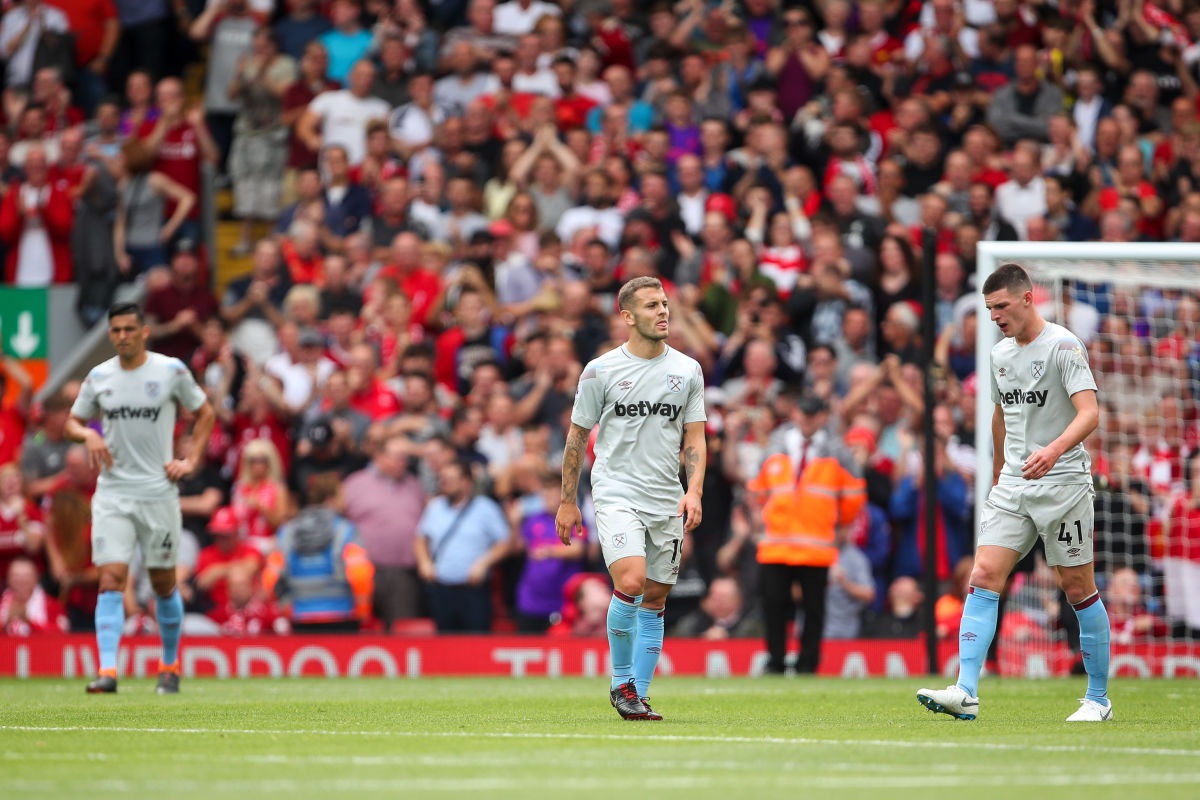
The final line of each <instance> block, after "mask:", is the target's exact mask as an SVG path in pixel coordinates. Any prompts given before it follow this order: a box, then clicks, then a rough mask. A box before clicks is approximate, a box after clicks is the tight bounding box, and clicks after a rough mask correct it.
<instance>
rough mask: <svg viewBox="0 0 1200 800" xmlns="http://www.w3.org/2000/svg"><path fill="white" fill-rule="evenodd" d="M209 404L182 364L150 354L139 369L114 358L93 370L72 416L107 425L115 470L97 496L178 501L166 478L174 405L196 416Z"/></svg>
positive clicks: (105, 477) (99, 483) (109, 471)
mask: <svg viewBox="0 0 1200 800" xmlns="http://www.w3.org/2000/svg"><path fill="white" fill-rule="evenodd" d="M204 401H205V396H204V392H203V390H201V389H200V387H199V386H197V385H196V380H195V378H193V377H192V373H190V372H189V371H188V368H187V367H185V366H184V365H183V362H182V361H180V360H179V359H177V358H169V357H168V356H164V355H162V354H161V353H147V354H146V361H145V363H143V364H142V365H141V366H140V367H138V368H137V369H131V370H126V369H122V368H121V363H120V361H119V360H118V359H117V358H115V357H114V358H110V359H109V360H108V361H105V362H104V363H103V364H97V365H96V366H95V367H93V368H92V371H91V372H89V373H88V376H87V378H86V379H84V381H83V387H82V388H81V389H80V390H79V397H78V398H76V400H75V405H73V406H72V407H71V414H72V416H75V417H78V418H80V419H83V420H90V419H93V418H95V417H100V419H101V423H102V425H103V435H104V441H105V443H106V444H107V445H108V450H109V452H110V453H111V454H112V458H113V465H112V468H111V469H109V468H105V469H103V470H102V471H101V472H100V478H99V480H98V481H97V482H96V491H97V492H99V493H101V494H108V495H111V496H118V497H136V498H145V499H156V498H164V497H172V496H175V495H177V494H178V490H177V489H176V487H175V484H173V483H171V481H170V480H169V479H168V478H167V473H166V465H167V462H169V461H170V460H171V459H172V458H173V449H174V442H175V404H176V403H177V402H178V403H179V404H180V405H182V406H183V407H184V408H187V409H188V410H189V411H195V410H197V409H199V408H200V406H202V405H204Z"/></svg>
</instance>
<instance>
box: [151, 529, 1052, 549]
mask: <svg viewBox="0 0 1200 800" xmlns="http://www.w3.org/2000/svg"><path fill="white" fill-rule="evenodd" d="M1060 538H1061V537H1060ZM159 547H161V548H162V549H163V550H166V551H167V552H168V553H169V552H171V534H170V533H167V534H166V535H165V536H163V540H162V544H160V545H159Z"/></svg>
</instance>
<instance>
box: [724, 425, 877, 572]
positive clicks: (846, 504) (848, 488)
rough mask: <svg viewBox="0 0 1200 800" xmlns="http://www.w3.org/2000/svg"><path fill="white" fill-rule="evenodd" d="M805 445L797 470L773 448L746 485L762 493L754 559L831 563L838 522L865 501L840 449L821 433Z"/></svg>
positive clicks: (850, 519) (850, 464) (846, 521)
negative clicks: (761, 531)
mask: <svg viewBox="0 0 1200 800" xmlns="http://www.w3.org/2000/svg"><path fill="white" fill-rule="evenodd" d="M806 445H807V447H808V448H809V452H808V453H807V454H806V458H805V461H804V464H803V469H801V464H798V463H796V462H795V461H794V460H793V457H792V456H791V455H789V454H788V453H786V452H784V453H775V454H773V455H771V456H768V457H767V459H766V461H764V462H763V465H762V468H761V469H760V470H759V472H758V475H757V476H756V477H754V478H753V479H751V480H750V482H749V483H748V484H747V485H746V488H748V489H749V490H750V491H752V492H760V493H762V494H764V495H765V497H764V498H763V499H764V502H763V508H762V521H763V527H764V528H765V533H764V535H763V538H762V539H761V540H760V541H759V543H758V562H759V563H760V564H791V565H796V566H813V567H828V566H830V565H832V564H833V562H834V561H836V560H837V552H838V547H837V529H838V526H841V525H849V524H850V523H851V522H853V521H854V519H855V517H857V516H858V512H859V510H860V509H861V508H862V506H863V503H865V502H866V501H867V492H866V481H864V480H863V478H862V475H861V471H860V470H859V468H858V465H857V464H855V463H854V461H853V459H852V458H851V457H850V453H849V451H848V450H847V449H846V448H844V447H842V446H840V443H838V442H836V441H833V440H831V439H830V438H824V437H822V438H819V439H818V438H816V437H814V440H813V441H812V442H811V443H806Z"/></svg>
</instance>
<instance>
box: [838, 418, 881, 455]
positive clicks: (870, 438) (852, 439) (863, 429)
mask: <svg viewBox="0 0 1200 800" xmlns="http://www.w3.org/2000/svg"><path fill="white" fill-rule="evenodd" d="M842 440H843V441H844V442H845V443H846V446H848V447H854V446H855V445H862V446H863V447H865V448H866V449H867V455H872V454H874V452H875V447H876V446H877V445H878V444H879V439H878V437H876V436H875V432H874V431H872V430H871V429H870V428H868V427H867V426H865V425H855V426H854V427H853V428H851V429H850V430H848V431H846V435H845V436H843V437H842Z"/></svg>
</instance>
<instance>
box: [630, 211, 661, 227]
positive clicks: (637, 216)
mask: <svg viewBox="0 0 1200 800" xmlns="http://www.w3.org/2000/svg"><path fill="white" fill-rule="evenodd" d="M625 222H626V223H629V222H646V223H649V224H650V225H653V224H654V215H653V214H651V213H650V212H649V211H648V210H646V209H644V208H635V209H633V210H632V211H630V212H629V213H628V214H626V215H625Z"/></svg>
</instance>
